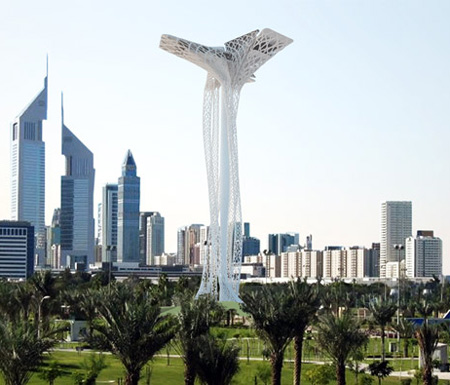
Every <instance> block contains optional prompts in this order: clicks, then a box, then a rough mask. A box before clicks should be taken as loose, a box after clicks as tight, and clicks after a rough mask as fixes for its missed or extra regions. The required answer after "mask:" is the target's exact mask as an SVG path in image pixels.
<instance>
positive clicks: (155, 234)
mask: <svg viewBox="0 0 450 385" xmlns="http://www.w3.org/2000/svg"><path fill="white" fill-rule="evenodd" d="M146 245H147V250H146V253H145V254H146V264H147V265H154V264H155V261H154V258H155V256H157V255H162V254H163V253H164V217H162V216H161V214H160V213H159V212H154V213H153V214H152V215H151V216H149V217H147V242H146Z"/></svg>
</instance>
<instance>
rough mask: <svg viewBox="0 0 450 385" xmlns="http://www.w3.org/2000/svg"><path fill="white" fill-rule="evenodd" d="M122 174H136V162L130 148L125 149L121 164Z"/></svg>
mask: <svg viewBox="0 0 450 385" xmlns="http://www.w3.org/2000/svg"><path fill="white" fill-rule="evenodd" d="M122 176H136V162H135V161H134V158H133V154H132V153H131V150H128V151H127V154H126V155H125V159H124V161H123V164H122Z"/></svg>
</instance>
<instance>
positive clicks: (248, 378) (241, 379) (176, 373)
mask: <svg viewBox="0 0 450 385" xmlns="http://www.w3.org/2000/svg"><path fill="white" fill-rule="evenodd" d="M88 354H89V353H81V354H79V353H76V352H64V351H56V352H54V353H53V354H52V355H51V358H49V359H50V360H55V361H57V362H58V363H59V364H61V365H63V366H64V368H65V370H67V371H68V372H69V373H74V372H76V371H79V370H81V368H80V363H81V362H82V361H83V360H84V358H85V357H87V356H88ZM106 362H107V364H108V367H107V368H106V369H104V370H103V371H102V373H101V374H100V377H99V378H98V381H97V383H98V384H101V383H107V381H115V383H116V384H117V380H118V378H121V377H123V373H124V372H123V367H122V365H121V364H120V362H119V361H118V360H117V359H116V358H114V357H113V356H111V355H106ZM258 365H269V363H268V362H267V361H265V362H258V361H250V362H247V360H244V361H241V365H240V371H239V373H238V374H237V375H236V377H235V381H234V385H253V384H255V375H256V370H257V367H258ZM312 366H313V365H311V364H304V365H303V366H302V371H303V374H304V373H305V372H306V371H307V370H308V369H310V368H311V367H312ZM151 368H152V376H151V385H178V384H181V385H182V384H183V383H184V380H183V363H182V361H181V360H180V359H179V358H170V363H169V365H168V364H167V358H166V357H158V358H156V359H155V360H154V361H153V362H152V363H151ZM142 374H144V372H143V373H142ZM374 380H375V379H374ZM72 383H73V381H72V378H71V377H70V375H67V376H65V377H61V378H59V379H57V380H56V382H55V385H69V384H72ZM139 383H140V384H142V385H145V384H146V382H145V378H142V379H141V381H140V382H139ZM354 383H355V380H354V374H353V373H351V372H350V371H347V384H348V385H354ZM0 384H3V381H1V380H0ZM29 384H30V385H44V384H45V382H44V381H42V380H40V379H39V377H38V376H37V375H34V376H33V377H32V379H31V381H30V382H29ZM258 384H259V385H262V382H261V381H259V380H258ZM282 384H283V385H288V384H292V363H289V362H286V363H285V365H284V367H283V376H282ZM302 384H303V385H309V382H308V381H306V379H302ZM333 384H335V382H331V385H333ZM376 384H377V381H374V385H376ZM394 384H396V385H398V384H400V381H399V379H398V378H388V379H386V380H384V381H383V385H394Z"/></svg>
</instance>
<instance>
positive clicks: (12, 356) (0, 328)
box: [0, 318, 59, 385]
mask: <svg viewBox="0 0 450 385" xmlns="http://www.w3.org/2000/svg"><path fill="white" fill-rule="evenodd" d="M58 331H59V330H58V329H53V330H49V331H47V332H46V333H44V334H43V335H41V338H38V336H37V333H36V325H35V324H34V322H33V321H31V320H28V319H23V318H21V319H16V320H14V322H12V321H10V320H7V319H3V320H0V372H1V375H2V377H3V380H4V382H5V385H24V384H26V383H28V381H29V380H30V377H31V375H32V373H33V372H34V371H36V370H37V369H38V367H39V365H40V364H41V363H42V360H43V357H44V353H45V352H47V351H48V350H50V349H51V348H52V347H53V346H54V345H55V343H56V340H55V339H54V338H52V336H53V335H54V334H55V333H57V332H58Z"/></svg>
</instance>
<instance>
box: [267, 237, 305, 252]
mask: <svg viewBox="0 0 450 385" xmlns="http://www.w3.org/2000/svg"><path fill="white" fill-rule="evenodd" d="M298 243H299V234H298V233H284V234H269V241H268V248H269V250H270V251H271V252H272V253H274V254H276V255H280V254H281V253H284V252H285V251H287V248H288V247H289V246H291V245H298Z"/></svg>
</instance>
